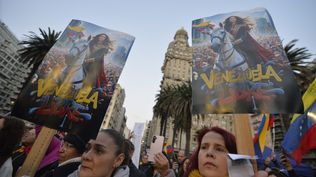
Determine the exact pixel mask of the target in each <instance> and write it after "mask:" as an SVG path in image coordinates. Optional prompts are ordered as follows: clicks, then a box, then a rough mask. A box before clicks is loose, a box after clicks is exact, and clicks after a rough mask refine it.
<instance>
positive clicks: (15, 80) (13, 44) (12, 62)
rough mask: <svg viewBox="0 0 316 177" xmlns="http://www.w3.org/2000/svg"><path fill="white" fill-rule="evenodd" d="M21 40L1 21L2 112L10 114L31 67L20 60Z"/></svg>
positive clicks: (0, 84) (0, 106)
mask: <svg viewBox="0 0 316 177" xmlns="http://www.w3.org/2000/svg"><path fill="white" fill-rule="evenodd" d="M18 43H19V40H18V39H17V38H16V37H15V36H14V34H13V33H12V32H11V31H10V30H9V29H8V27H7V26H6V25H5V24H4V23H3V22H1V21H0V114H9V113H10V111H11V109H12V106H13V104H14V103H15V101H16V99H17V97H18V95H19V93H20V91H21V89H22V87H23V83H24V82H25V81H26V80H25V79H26V78H27V77H28V75H29V73H30V71H31V68H29V67H28V66H27V64H22V63H21V62H20V61H19V58H20V56H19V54H18V52H17V51H18V50H19V49H21V48H22V46H20V45H18Z"/></svg>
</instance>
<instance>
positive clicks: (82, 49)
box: [62, 37, 90, 90]
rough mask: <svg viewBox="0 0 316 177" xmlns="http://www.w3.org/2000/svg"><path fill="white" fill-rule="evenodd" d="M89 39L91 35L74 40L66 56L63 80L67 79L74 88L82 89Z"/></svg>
mask: <svg viewBox="0 0 316 177" xmlns="http://www.w3.org/2000/svg"><path fill="white" fill-rule="evenodd" d="M89 40H90V37H89V38H88V39H80V40H77V41H74V42H73V45H72V47H71V48H70V50H69V51H68V53H67V54H66V56H65V64H66V67H65V68H64V70H63V74H62V78H63V80H65V79H67V82H71V85H72V89H74V90H78V89H80V88H81V87H82V85H83V80H84V79H85V73H84V70H83V63H84V60H85V58H86V53H87V49H88V46H89Z"/></svg>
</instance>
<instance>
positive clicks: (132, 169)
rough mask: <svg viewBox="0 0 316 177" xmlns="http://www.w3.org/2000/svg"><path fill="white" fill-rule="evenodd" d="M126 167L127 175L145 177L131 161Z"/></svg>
mask: <svg viewBox="0 0 316 177" xmlns="http://www.w3.org/2000/svg"><path fill="white" fill-rule="evenodd" d="M128 167H129V177H146V175H145V174H144V173H143V172H142V171H140V170H139V169H137V167H136V166H135V165H134V164H133V162H132V161H131V162H130V163H129V164H128Z"/></svg>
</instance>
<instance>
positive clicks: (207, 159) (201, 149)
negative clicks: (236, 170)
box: [185, 127, 237, 177]
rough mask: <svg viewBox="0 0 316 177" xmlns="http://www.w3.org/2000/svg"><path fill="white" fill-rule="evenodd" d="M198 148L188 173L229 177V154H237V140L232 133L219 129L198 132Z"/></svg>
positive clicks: (205, 129) (206, 176)
mask: <svg viewBox="0 0 316 177" xmlns="http://www.w3.org/2000/svg"><path fill="white" fill-rule="evenodd" d="M197 140H198V147H197V148H196V149H195V152H194V153H193V154H192V156H191V159H190V163H189V167H188V171H187V173H186V174H185V176H189V174H190V173H191V172H198V173H199V174H200V175H201V176H203V177H225V176H228V167H227V158H228V156H227V153H233V154H237V146H236V139H235V136H234V135H233V134H231V133H230V132H228V131H226V130H224V129H222V128H219V127H212V128H203V129H202V130H200V131H198V132H197Z"/></svg>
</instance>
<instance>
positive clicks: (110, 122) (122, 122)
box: [101, 84, 127, 134]
mask: <svg viewBox="0 0 316 177" xmlns="http://www.w3.org/2000/svg"><path fill="white" fill-rule="evenodd" d="M124 100H125V91H124V89H123V88H122V87H121V86H120V85H119V84H116V88H115V91H114V93H113V96H112V99H111V101H110V104H109V107H108V109H107V111H106V113H105V116H104V119H103V122H102V125H101V128H102V129H107V128H111V129H115V130H117V131H119V132H120V133H122V134H124V130H125V127H126V121H127V117H126V116H125V112H126V109H125V107H123V103H124Z"/></svg>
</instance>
